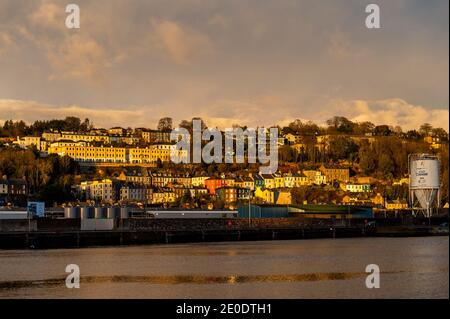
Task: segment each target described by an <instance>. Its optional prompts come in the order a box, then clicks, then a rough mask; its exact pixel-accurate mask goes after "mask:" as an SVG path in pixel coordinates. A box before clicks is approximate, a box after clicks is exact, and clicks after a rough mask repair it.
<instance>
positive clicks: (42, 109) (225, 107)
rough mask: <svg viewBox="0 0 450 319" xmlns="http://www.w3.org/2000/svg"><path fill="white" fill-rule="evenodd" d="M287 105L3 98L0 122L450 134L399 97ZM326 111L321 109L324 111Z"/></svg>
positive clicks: (443, 122)
mask: <svg viewBox="0 0 450 319" xmlns="http://www.w3.org/2000/svg"><path fill="white" fill-rule="evenodd" d="M283 103H285V102H284V101H283V100H282V99H280V98H278V97H276V96H262V97H257V98H255V99H253V100H251V101H237V100H235V101H230V100H222V101H217V102H216V103H215V104H212V105H210V107H208V108H203V109H202V111H199V112H197V113H190V112H189V111H187V112H185V113H180V112H176V113H174V112H172V113H171V108H170V106H169V105H154V106H145V105H142V106H134V107H132V108H128V109H127V110H122V109H106V108H89V107H83V106H77V105H70V106H53V105H46V104H41V103H38V102H34V101H19V100H0V121H5V120H8V119H13V120H24V121H26V122H28V123H31V122H34V121H36V120H48V119H53V118H65V117H66V116H77V117H80V118H82V119H84V118H86V117H87V118H89V119H90V120H92V121H93V122H94V123H95V125H96V126H98V127H112V126H116V125H120V126H124V127H128V126H133V127H155V126H156V124H157V121H158V119H159V118H161V117H164V116H169V117H173V118H174V123H179V122H180V121H181V120H183V119H191V118H192V117H195V116H199V117H201V118H202V119H203V120H205V122H206V123H207V125H208V126H210V127H219V128H221V129H223V128H226V127H232V125H233V124H239V125H247V126H250V127H257V126H266V127H267V126H271V125H275V124H279V125H281V126H285V125H287V124H289V123H290V122H291V121H293V120H294V119H297V118H300V119H302V120H303V121H308V120H312V121H314V122H316V123H318V124H319V125H324V124H325V121H326V120H327V119H329V118H331V117H333V116H335V115H339V116H345V117H347V118H349V119H351V120H352V121H356V122H362V121H370V122H373V123H374V124H376V125H380V124H387V125H392V126H397V125H399V126H401V127H402V128H403V129H404V130H408V129H417V128H419V127H420V125H422V124H423V123H426V122H427V123H430V124H431V125H433V126H434V127H442V128H444V129H445V130H447V131H449V121H448V115H449V110H448V109H433V110H427V109H426V108H424V107H423V106H419V105H412V104H409V103H407V102H406V101H403V100H401V99H390V100H382V101H363V100H355V101H344V100H332V101H329V103H328V104H327V105H326V108H325V109H326V110H327V111H326V112H318V113H316V114H317V116H316V117H313V115H312V114H307V113H299V112H298V113H295V112H293V111H291V113H289V114H290V115H287V113H286V112H280V111H279V109H278V107H277V106H280V105H283ZM322 108H323V107H322Z"/></svg>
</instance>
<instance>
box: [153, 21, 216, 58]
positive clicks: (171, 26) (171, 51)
mask: <svg viewBox="0 0 450 319" xmlns="http://www.w3.org/2000/svg"><path fill="white" fill-rule="evenodd" d="M151 25H152V28H153V35H152V40H153V41H154V44H155V45H156V47H158V48H159V49H161V50H162V51H163V52H164V53H165V54H166V55H167V56H168V57H169V58H170V59H171V60H172V61H174V62H175V63H178V64H188V63H190V62H192V61H193V60H194V59H196V58H199V57H202V56H205V55H206V54H209V53H210V52H211V49H212V44H211V41H210V39H209V38H208V37H207V36H206V35H204V34H201V33H199V32H197V31H195V30H193V29H191V28H187V27H184V26H182V25H181V24H179V23H177V22H175V21H170V20H164V19H152V20H151Z"/></svg>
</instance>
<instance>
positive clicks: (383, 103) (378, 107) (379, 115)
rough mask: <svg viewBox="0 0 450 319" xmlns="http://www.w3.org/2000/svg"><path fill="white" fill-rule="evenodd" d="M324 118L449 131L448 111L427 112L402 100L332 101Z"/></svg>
mask: <svg viewBox="0 0 450 319" xmlns="http://www.w3.org/2000/svg"><path fill="white" fill-rule="evenodd" d="M327 110H328V111H327V113H328V116H329V117H331V116H333V115H342V116H346V117H348V118H349V119H351V120H352V121H357V122H363V121H370V122H373V123H375V124H387V125H393V126H396V125H399V126H401V127H402V128H403V129H417V128H419V126H420V125H422V124H423V123H430V124H432V125H433V126H434V127H442V128H444V129H445V130H447V131H448V130H449V119H448V118H449V110H448V109H428V108H425V107H424V106H421V105H413V104H410V103H408V102H406V101H404V100H402V99H386V100H380V101H364V100H354V101H343V100H333V101H331V102H330V104H329V106H328V107H327Z"/></svg>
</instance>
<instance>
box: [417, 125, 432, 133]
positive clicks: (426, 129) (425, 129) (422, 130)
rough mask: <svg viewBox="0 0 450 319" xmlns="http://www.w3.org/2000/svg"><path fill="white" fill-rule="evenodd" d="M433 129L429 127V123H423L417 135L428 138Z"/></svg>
mask: <svg viewBox="0 0 450 319" xmlns="http://www.w3.org/2000/svg"><path fill="white" fill-rule="evenodd" d="M432 129H433V126H431V124H430V123H424V124H422V125H421V126H420V128H419V133H420V134H422V135H423V136H429V135H430V134H431V130H432Z"/></svg>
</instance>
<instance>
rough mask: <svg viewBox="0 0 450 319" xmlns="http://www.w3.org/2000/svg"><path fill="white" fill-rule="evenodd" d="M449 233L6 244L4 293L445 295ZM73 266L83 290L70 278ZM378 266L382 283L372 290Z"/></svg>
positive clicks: (0, 264) (1, 265) (0, 268)
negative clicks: (68, 282)
mask: <svg viewBox="0 0 450 319" xmlns="http://www.w3.org/2000/svg"><path fill="white" fill-rule="evenodd" d="M448 242H449V240H448V237H424V238H357V239H334V240H333V239H317V240H298V241H266V242H241V243H215V244H203V243H202V244H182V245H164V246H137V247H114V248H87V249H65V250H45V251H32V250H14V251H0V298H448V297H449V268H448V264H449V246H448ZM68 264H77V265H79V267H80V271H81V288H80V289H68V288H66V286H65V276H66V273H65V267H66V265H68ZM368 264H377V265H379V267H380V270H381V272H382V274H381V288H380V289H367V288H366V286H365V279H366V274H365V272H364V271H365V267H366V265H368Z"/></svg>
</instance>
